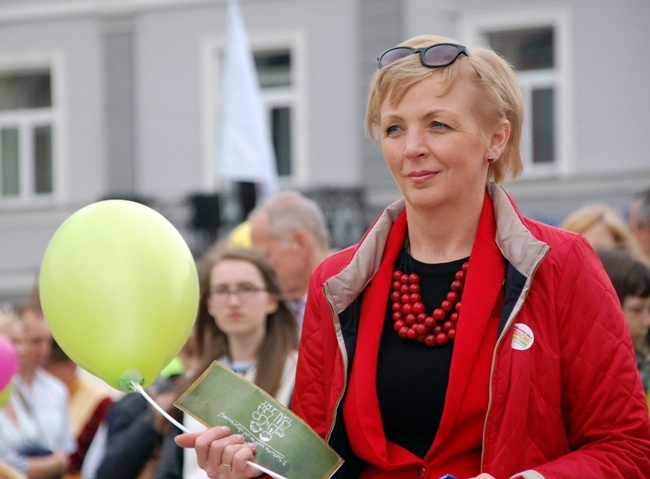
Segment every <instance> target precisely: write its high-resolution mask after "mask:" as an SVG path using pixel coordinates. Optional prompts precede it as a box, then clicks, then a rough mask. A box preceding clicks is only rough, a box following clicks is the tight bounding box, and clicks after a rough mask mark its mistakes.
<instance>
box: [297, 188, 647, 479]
mask: <svg viewBox="0 0 650 479" xmlns="http://www.w3.org/2000/svg"><path fill="white" fill-rule="evenodd" d="M488 193H489V199H491V201H492V204H491V205H487V206H493V211H494V213H493V214H491V211H492V208H490V209H489V212H490V214H488V215H486V214H483V215H482V217H481V224H480V225H479V234H478V235H477V239H476V241H475V243H474V247H473V250H472V254H471V256H470V270H469V271H470V273H469V274H468V277H467V281H466V284H465V289H464V293H463V312H462V316H461V318H460V319H459V327H458V331H457V336H456V346H455V349H454V358H453V360H452V366H451V367H452V371H451V373H452V374H451V379H450V384H449V389H448V392H447V398H446V406H445V411H444V413H443V418H442V420H441V424H440V429H439V432H438V435H442V436H445V438H444V439H445V440H444V441H443V443H442V444H440V442H441V441H440V440H439V438H438V437H436V441H434V448H435V447H436V444H437V443H438V446H437V447H438V449H437V451H436V454H432V455H427V457H426V458H425V459H426V460H424V461H423V460H420V459H419V458H416V457H415V456H412V459H411V460H410V462H409V461H405V459H404V457H405V456H400V455H399V454H397V455H394V454H392V453H391V450H390V447H388V448H384V446H383V445H380V446H377V444H383V442H382V441H385V436H382V430H381V424H380V423H379V424H378V427H376V426H377V424H374V425H373V424H372V423H371V422H365V423H364V422H363V421H361V420H360V421H359V423H362V424H363V425H365V426H362V427H366V426H368V425H370V426H373V427H367V429H366V430H364V433H365V434H366V435H367V445H366V446H364V447H359V446H358V445H357V448H356V450H354V449H353V448H352V447H351V445H350V441H349V437H348V432H347V426H346V424H345V421H343V417H344V414H343V410H342V409H343V407H342V405H343V403H344V397H345V395H346V392H348V391H347V389H348V385H349V383H348V381H349V374H350V370H351V366H352V362H353V360H354V357H355V356H354V354H355V352H357V350H358V346H357V332H358V329H359V322H360V321H361V322H362V323H365V322H367V321H372V318H371V317H370V313H369V312H368V311H370V310H371V309H372V308H371V306H369V305H371V304H374V303H377V304H380V305H381V307H380V308H379V310H375V311H382V315H383V314H385V307H386V304H387V300H388V288H389V284H390V273H392V270H393V262H394V260H395V258H396V256H397V253H398V252H399V249H400V248H401V246H402V244H403V240H404V234H405V218H404V216H405V214H404V200H400V201H398V202H396V203H395V204H393V205H391V206H390V207H388V208H387V209H386V210H384V212H383V213H382V214H381V215H380V216H379V217H378V218H377V220H376V221H375V223H374V224H373V226H372V227H371V228H370V229H369V230H368V232H367V233H366V235H365V236H364V238H363V239H362V240H361V241H360V242H359V244H357V245H355V246H353V247H350V248H348V249H346V250H343V251H341V252H339V253H336V254H334V255H332V256H331V257H329V258H328V259H327V260H325V261H324V262H323V264H322V265H321V266H320V267H319V268H318V269H317V270H316V271H315V272H314V274H313V276H312V280H311V286H310V291H309V296H308V304H307V308H306V311H305V319H304V323H303V329H302V335H301V346H300V354H299V360H298V369H297V373H296V385H295V390H294V397H293V400H292V409H293V410H294V411H295V412H296V413H297V414H298V415H299V416H301V417H302V418H303V419H304V420H305V421H306V422H307V423H308V424H309V425H310V426H312V428H314V430H315V431H316V432H317V433H318V434H320V435H321V437H323V438H324V439H326V440H327V441H328V442H329V443H330V444H331V445H332V447H333V448H334V449H335V450H336V451H337V452H339V454H341V455H342V456H343V458H344V459H345V461H346V463H345V464H344V466H343V467H342V468H341V470H340V471H339V472H338V473H337V475H336V476H335V477H336V478H337V479H338V478H341V479H343V478H345V479H353V478H357V477H359V475H360V471H361V470H363V468H364V467H365V466H366V464H367V462H368V461H369V462H373V459H372V458H373V457H376V458H378V460H380V461H385V464H384V465H383V466H382V467H386V468H387V469H390V472H388V473H385V474H383V475H382V474H381V473H379V474H377V475H376V476H372V477H377V478H379V477H381V478H384V477H386V478H388V477H390V478H392V479H406V478H414V479H415V478H425V477H426V478H431V479H438V477H439V476H440V475H441V474H439V472H440V469H439V468H438V466H436V465H435V464H433V462H435V461H434V460H433V459H432V457H435V456H440V455H444V454H445V453H446V452H448V451H446V448H448V445H449V447H451V448H452V449H453V447H455V445H458V444H462V441H463V430H462V428H457V429H454V426H455V421H457V420H458V418H459V417H461V416H462V412H463V408H466V407H467V406H466V405H464V402H469V401H470V400H471V398H470V399H468V398H467V395H465V392H466V391H468V389H465V388H466V387H467V384H466V382H467V381H468V378H470V377H471V376H470V374H469V373H467V374H465V376H464V377H462V376H463V375H462V373H460V372H459V368H458V367H457V365H458V363H459V362H461V359H457V358H461V357H462V354H461V353H459V352H458V351H459V350H460V351H463V350H465V351H466V352H467V351H469V352H468V353H467V354H470V355H471V351H473V350H479V349H481V347H483V348H485V347H488V348H490V351H489V355H490V356H491V357H492V358H493V360H492V364H491V365H488V367H487V368H486V369H485V370H486V377H485V378H484V380H483V381H482V383H484V385H485V388H486V390H487V393H488V394H489V401H488V402H487V403H486V408H485V413H484V415H483V417H484V424H483V433H482V447H481V453H482V457H481V461H480V463H481V471H480V472H487V473H489V474H491V475H492V476H494V477H496V478H497V479H501V478H509V477H522V478H525V479H540V478H547V479H551V478H567V479H568V478H571V479H578V478H589V479H592V478H601V477H602V478H616V477H620V478H625V479H630V478H646V479H647V478H648V477H650V419H649V416H648V409H647V405H646V401H645V395H644V393H643V388H642V385H641V381H640V377H639V374H638V371H637V368H636V363H635V359H634V352H633V348H632V343H631V338H630V334H629V331H628V329H627V325H626V323H625V319H624V317H623V314H622V310H621V306H620V303H619V302H618V300H617V298H616V294H615V292H614V290H613V288H612V286H611V283H610V282H609V279H608V278H607V276H606V273H605V272H604V270H603V268H602V267H601V265H600V261H599V260H598V257H597V256H596V254H595V253H594V251H593V249H592V248H591V247H590V246H589V244H588V243H587V242H586V240H584V238H582V237H580V236H579V235H576V234H573V233H569V232H566V231H563V230H560V229H557V228H554V227H551V226H548V225H544V224H541V223H538V222H536V221H532V220H530V219H527V218H524V217H522V216H521V215H520V214H519V212H518V211H517V209H516V206H515V205H514V204H513V203H512V201H511V199H510V198H509V197H508V195H507V194H506V193H505V192H504V191H503V190H502V189H501V188H500V187H498V186H496V185H494V184H489V185H488ZM485 211H486V210H485V209H484V213H485ZM492 235H494V236H492ZM495 303H500V304H498V305H496V306H498V308H497V309H496V310H497V311H500V313H499V316H500V318H499V326H498V338H497V340H496V345H495V344H494V343H492V344H489V342H487V343H486V344H487V346H486V345H485V344H483V343H481V342H480V341H481V337H480V336H477V337H472V334H471V332H470V330H469V328H468V329H467V330H466V332H465V333H462V334H461V324H463V321H464V322H465V324H474V323H475V322H477V321H478V322H480V321H482V320H483V319H485V320H486V322H487V318H489V317H490V315H491V314H492V313H493V311H494V309H493V308H494V307H495ZM467 318H472V320H471V323H470V322H469V320H468V319H467ZM481 318H483V319H481ZM382 320H383V316H382ZM361 337H363V338H364V339H365V338H367V336H361ZM475 355H476V356H477V357H478V356H479V353H478V352H476V353H475ZM367 374H368V375H369V376H373V377H374V375H375V372H374V371H368V373H367ZM455 376H461V379H454V377H455ZM470 386H471V384H470ZM359 409H360V410H359V412H360V413H362V414H361V415H364V414H365V415H367V414H372V409H373V405H372V404H370V405H369V410H370V413H368V411H363V410H361V408H359ZM349 426H351V427H353V428H358V427H359V424H356V423H355V424H350V425H349ZM373 448H374V450H373ZM369 458H370V459H369ZM452 463H453V462H452ZM446 472H448V473H452V474H453V473H454V471H453V470H447V471H446ZM478 473H479V471H476V474H478ZM459 479H463V478H459Z"/></svg>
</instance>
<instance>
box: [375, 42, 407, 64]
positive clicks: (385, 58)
mask: <svg viewBox="0 0 650 479" xmlns="http://www.w3.org/2000/svg"><path fill="white" fill-rule="evenodd" d="M412 54H413V51H412V50H411V49H410V48H406V47H397V48H392V49H391V50H388V51H386V52H384V54H383V55H382V56H381V57H380V58H379V68H384V67H385V66H387V65H390V64H391V63H394V62H396V61H397V60H401V59H402V58H404V57H407V56H409V55H412Z"/></svg>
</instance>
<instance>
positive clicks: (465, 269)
mask: <svg viewBox="0 0 650 479" xmlns="http://www.w3.org/2000/svg"><path fill="white" fill-rule="evenodd" d="M467 268H469V262H467V261H465V262H464V263H463V266H462V269H463V271H465V272H466V273H467Z"/></svg>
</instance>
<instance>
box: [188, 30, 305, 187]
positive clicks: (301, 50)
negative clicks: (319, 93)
mask: <svg viewBox="0 0 650 479" xmlns="http://www.w3.org/2000/svg"><path fill="white" fill-rule="evenodd" d="M225 41H226V39H225V37H223V36H220V37H210V38H206V39H205V40H204V41H203V42H202V45H201V84H202V87H201V91H202V95H201V96H202V98H203V99H204V101H202V102H201V104H202V115H201V117H202V131H203V135H202V137H203V138H202V157H203V161H202V164H203V166H202V173H203V174H202V187H203V188H207V189H212V188H214V187H216V188H217V189H221V188H222V187H223V186H224V185H223V178H221V177H220V175H219V171H218V169H217V160H216V158H215V156H216V154H217V151H218V138H219V131H220V128H221V125H220V124H219V118H220V116H219V111H220V101H221V99H220V78H221V76H220V75H221V68H222V65H221V63H222V51H223V48H224V47H225ZM248 42H249V45H250V48H251V50H252V51H253V54H255V53H256V52H264V51H280V50H286V51H288V52H289V54H290V55H291V74H290V75H291V85H290V86H288V87H273V88H269V89H264V88H263V89H262V101H263V102H264V109H265V111H266V114H267V115H268V117H269V118H270V116H271V114H272V109H273V108H275V107H279V106H287V107H289V108H290V109H291V131H292V137H291V146H290V148H291V160H292V163H291V171H292V174H291V175H290V176H282V177H279V178H278V183H279V185H280V187H289V186H294V185H295V184H297V183H300V182H304V181H305V179H306V177H307V174H308V172H307V165H306V162H305V161H304V158H305V157H306V155H305V153H304V152H305V151H306V150H307V146H306V137H307V135H306V125H307V122H306V111H305V106H304V105H305V102H304V101H302V99H303V98H304V91H303V85H304V84H305V81H304V76H305V71H304V70H305V68H304V64H305V61H304V58H305V47H304V41H303V39H302V35H301V34H300V33H299V32H286V33H283V34H266V35H260V36H251V35H249V37H248Z"/></svg>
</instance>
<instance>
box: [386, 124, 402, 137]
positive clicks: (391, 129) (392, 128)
mask: <svg viewBox="0 0 650 479" xmlns="http://www.w3.org/2000/svg"><path fill="white" fill-rule="evenodd" d="M399 130H400V127H399V126H397V125H390V126H388V127H387V128H386V129H385V130H384V132H385V134H386V136H390V135H393V134H394V133H396V132H398V131H399Z"/></svg>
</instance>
